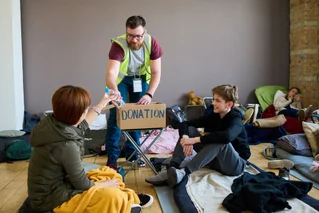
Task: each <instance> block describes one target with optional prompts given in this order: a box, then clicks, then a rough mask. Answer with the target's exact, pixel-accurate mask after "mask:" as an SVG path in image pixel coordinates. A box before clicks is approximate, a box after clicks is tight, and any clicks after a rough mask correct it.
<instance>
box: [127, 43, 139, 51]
mask: <svg viewBox="0 0 319 213" xmlns="http://www.w3.org/2000/svg"><path fill="white" fill-rule="evenodd" d="M127 45H128V46H129V48H130V49H131V50H139V49H140V48H141V47H142V46H143V42H141V43H138V42H137V43H129V42H127Z"/></svg>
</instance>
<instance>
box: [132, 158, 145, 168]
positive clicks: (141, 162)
mask: <svg viewBox="0 0 319 213" xmlns="http://www.w3.org/2000/svg"><path fill="white" fill-rule="evenodd" d="M130 162H131V163H132V164H133V163H134V162H135V160H133V161H130ZM137 163H138V166H139V167H145V166H146V164H145V162H144V161H142V160H138V162H137Z"/></svg>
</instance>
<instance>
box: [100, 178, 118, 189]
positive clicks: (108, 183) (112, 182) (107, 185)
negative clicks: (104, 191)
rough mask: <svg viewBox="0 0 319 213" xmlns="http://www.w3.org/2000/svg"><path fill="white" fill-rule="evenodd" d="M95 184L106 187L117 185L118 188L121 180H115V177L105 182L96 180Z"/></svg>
mask: <svg viewBox="0 0 319 213" xmlns="http://www.w3.org/2000/svg"><path fill="white" fill-rule="evenodd" d="M95 185H96V186H102V187H104V188H107V187H116V188H118V187H119V181H118V180H115V179H112V180H107V181H104V182H96V183H95Z"/></svg>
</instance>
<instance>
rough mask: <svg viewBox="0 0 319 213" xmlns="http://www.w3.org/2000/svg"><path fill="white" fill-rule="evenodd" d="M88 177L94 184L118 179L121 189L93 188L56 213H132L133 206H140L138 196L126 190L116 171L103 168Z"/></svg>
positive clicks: (71, 200) (56, 209)
mask: <svg viewBox="0 0 319 213" xmlns="http://www.w3.org/2000/svg"><path fill="white" fill-rule="evenodd" d="M87 176H88V177H89V179H90V180H92V181H94V182H103V181H106V180H111V179H117V180H118V182H119V188H116V187H108V188H104V187H101V186H93V187H91V188H90V189H89V190H87V191H85V192H83V193H82V194H78V195H75V196H74V197H72V198H71V199H70V200H69V201H67V202H65V203H63V204H62V205H61V206H59V207H56V208H55V209H54V212H55V213H70V212H73V213H81V212H86V213H96V212H119V213H130V212H131V205H132V204H139V203H140V200H139V198H138V196H137V194H136V193H135V192H134V191H133V190H132V189H128V188H125V184H124V183H123V181H122V176H121V175H120V174H118V173H117V172H116V171H115V170H113V169H111V168H109V167H107V166H101V167H100V168H97V169H92V170H90V171H89V172H87Z"/></svg>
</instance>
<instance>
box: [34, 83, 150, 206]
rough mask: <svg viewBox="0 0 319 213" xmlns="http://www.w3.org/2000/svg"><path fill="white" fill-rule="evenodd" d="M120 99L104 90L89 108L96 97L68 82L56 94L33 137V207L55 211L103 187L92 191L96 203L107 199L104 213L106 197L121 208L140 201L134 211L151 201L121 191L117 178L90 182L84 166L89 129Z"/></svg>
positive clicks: (129, 191)
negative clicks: (110, 105) (111, 103)
mask: <svg viewBox="0 0 319 213" xmlns="http://www.w3.org/2000/svg"><path fill="white" fill-rule="evenodd" d="M119 98H120V97H118V96H116V95H114V96H110V97H108V96H107V94H105V95H104V96H103V98H102V99H101V100H100V102H99V103H98V104H97V105H95V106H94V107H92V109H91V110H89V108H90V105H91V98H90V95H89V93H88V92H87V91H86V90H84V89H83V88H80V87H75V86H63V87H61V88H59V89H58V90H57V91H56V92H55V93H54V95H53V97H52V107H53V114H50V115H48V116H47V117H45V118H44V119H43V120H42V121H41V122H40V123H39V124H38V125H37V126H35V128H34V129H33V131H32V133H31V138H30V139H31V145H32V147H33V150H32V155H31V158H30V163H29V170H28V194H29V199H28V200H29V201H30V204H31V208H32V210H33V211H36V212H46V211H52V210H53V209H55V208H56V207H59V206H60V205H61V204H63V203H65V202H67V201H69V200H70V199H72V198H73V197H75V196H76V195H78V194H82V193H84V192H85V191H87V190H89V189H90V188H91V187H95V186H98V187H97V188H98V189H97V190H96V193H94V195H92V196H93V197H94V198H95V201H94V202H95V203H97V202H103V206H104V207H103V208H106V209H100V210H101V212H102V211H103V212H109V211H112V210H110V209H107V208H108V206H107V205H106V204H105V202H106V201H105V200H101V199H102V198H103V199H106V200H109V202H113V203H119V205H118V206H117V207H118V208H126V209H128V210H130V208H131V205H133V204H137V205H133V206H132V211H133V209H134V210H136V211H134V212H140V209H141V206H145V204H146V203H148V205H150V204H151V202H152V200H153V198H152V197H151V196H148V195H144V194H140V195H136V193H135V192H134V191H133V190H131V189H127V188H126V189H125V190H121V188H120V186H121V185H120V183H119V181H118V180H117V179H111V180H107V181H102V182H93V181H91V180H90V179H89V178H88V177H87V175H86V173H85V171H84V168H83V166H82V164H81V161H82V155H83V153H84V131H85V130H86V129H87V128H88V126H89V124H91V123H92V122H93V121H94V120H95V118H96V117H97V115H98V114H100V112H101V110H102V109H103V108H104V107H105V106H106V104H107V103H109V102H110V101H111V100H117V99H119ZM112 171H113V170H112ZM126 194H127V195H126ZM95 195H100V197H99V198H98V197H95ZM100 198H101V199H100ZM142 198H143V200H146V198H148V201H149V202H145V204H144V203H140V202H141V201H142ZM92 199H93V198H92ZM139 204H141V206H140V205H139ZM91 207H92V206H91Z"/></svg>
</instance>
